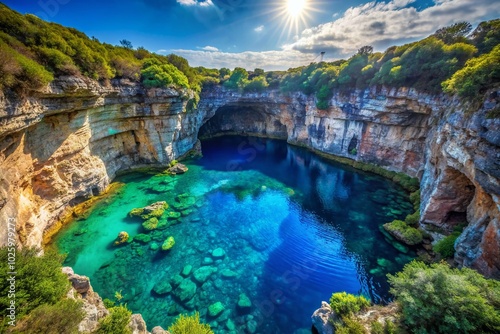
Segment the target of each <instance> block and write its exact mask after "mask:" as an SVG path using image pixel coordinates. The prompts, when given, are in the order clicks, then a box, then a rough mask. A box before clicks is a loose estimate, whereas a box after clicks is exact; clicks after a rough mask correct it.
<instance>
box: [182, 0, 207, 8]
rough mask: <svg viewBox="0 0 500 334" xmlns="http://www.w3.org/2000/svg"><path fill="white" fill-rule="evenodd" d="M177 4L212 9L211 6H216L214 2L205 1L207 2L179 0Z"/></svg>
mask: <svg viewBox="0 0 500 334" xmlns="http://www.w3.org/2000/svg"><path fill="white" fill-rule="evenodd" d="M177 3H179V4H181V5H184V6H200V7H210V6H213V5H214V3H213V2H212V0H205V1H197V0H177Z"/></svg>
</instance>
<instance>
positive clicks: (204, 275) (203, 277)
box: [193, 266, 217, 284]
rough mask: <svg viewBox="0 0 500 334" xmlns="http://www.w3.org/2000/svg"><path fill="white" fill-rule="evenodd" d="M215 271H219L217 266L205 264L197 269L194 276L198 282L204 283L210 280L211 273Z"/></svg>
mask: <svg viewBox="0 0 500 334" xmlns="http://www.w3.org/2000/svg"><path fill="white" fill-rule="evenodd" d="M215 272H217V268H215V267H210V266H205V267H201V268H198V269H196V270H195V271H194V273H193V277H194V279H195V281H196V282H198V283H199V284H203V283H205V282H206V281H207V280H208V278H209V277H210V275H212V274H213V273H215Z"/></svg>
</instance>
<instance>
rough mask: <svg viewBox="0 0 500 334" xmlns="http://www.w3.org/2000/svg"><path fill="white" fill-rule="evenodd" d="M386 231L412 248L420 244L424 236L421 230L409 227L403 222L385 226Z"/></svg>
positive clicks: (395, 221) (399, 221)
mask: <svg viewBox="0 0 500 334" xmlns="http://www.w3.org/2000/svg"><path fill="white" fill-rule="evenodd" d="M384 229H385V230H386V231H387V232H389V233H390V234H392V235H393V236H394V237H395V238H396V239H398V240H399V241H401V242H404V243H405V244H407V245H410V246H413V245H418V244H420V243H421V242H422V239H423V235H422V232H421V231H420V230H417V229H416V228H414V227H411V226H408V225H407V224H406V223H405V222H404V221H401V220H394V221H392V222H390V223H387V224H384Z"/></svg>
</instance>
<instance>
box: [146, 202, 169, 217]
mask: <svg viewBox="0 0 500 334" xmlns="http://www.w3.org/2000/svg"><path fill="white" fill-rule="evenodd" d="M168 207H169V206H168V204H167V202H165V201H161V202H156V203H153V204H151V205H148V206H146V207H144V208H143V212H142V214H141V218H142V219H145V220H146V219H150V218H160V217H161V216H163V214H164V213H165V210H167V209H168Z"/></svg>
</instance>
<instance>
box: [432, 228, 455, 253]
mask: <svg viewBox="0 0 500 334" xmlns="http://www.w3.org/2000/svg"><path fill="white" fill-rule="evenodd" d="M460 234H461V232H453V233H452V234H450V235H449V236H447V237H445V238H443V239H441V240H439V241H438V242H437V243H436V244H435V245H434V247H433V250H434V251H435V252H436V253H439V254H441V256H442V257H444V258H452V257H453V256H454V255H455V241H456V240H457V238H458V237H459V236H460Z"/></svg>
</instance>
